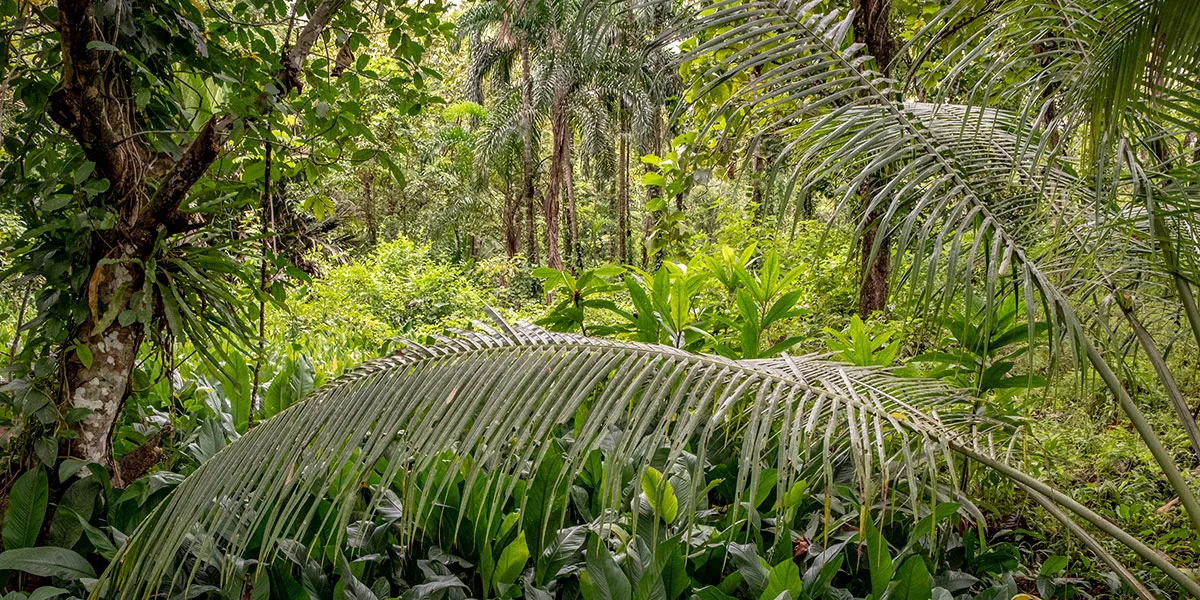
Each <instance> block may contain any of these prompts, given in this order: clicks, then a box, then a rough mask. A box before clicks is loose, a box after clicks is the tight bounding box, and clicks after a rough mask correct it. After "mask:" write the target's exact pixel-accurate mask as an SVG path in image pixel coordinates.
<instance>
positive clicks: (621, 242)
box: [613, 107, 629, 264]
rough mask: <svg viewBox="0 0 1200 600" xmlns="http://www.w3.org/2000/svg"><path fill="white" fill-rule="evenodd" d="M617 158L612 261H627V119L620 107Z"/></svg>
mask: <svg viewBox="0 0 1200 600" xmlns="http://www.w3.org/2000/svg"><path fill="white" fill-rule="evenodd" d="M619 146H620V147H619V149H618V156H617V240H616V242H617V243H616V249H615V252H614V254H615V255H614V256H613V259H614V260H615V261H617V262H619V263H621V264H624V263H626V262H628V261H629V249H628V243H627V242H628V241H629V117H628V115H627V114H626V111H625V109H624V107H621V135H620V143H619Z"/></svg>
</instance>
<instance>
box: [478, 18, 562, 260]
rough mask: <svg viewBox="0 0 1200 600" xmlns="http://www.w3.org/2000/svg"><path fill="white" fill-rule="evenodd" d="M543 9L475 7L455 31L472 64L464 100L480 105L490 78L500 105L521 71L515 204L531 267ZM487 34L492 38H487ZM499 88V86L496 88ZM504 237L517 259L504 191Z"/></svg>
mask: <svg viewBox="0 0 1200 600" xmlns="http://www.w3.org/2000/svg"><path fill="white" fill-rule="evenodd" d="M546 13H547V11H546V5H545V3H544V2H534V1H531V0H519V1H518V2H517V3H516V4H512V3H509V2H507V1H505V0H489V1H487V2H482V3H480V4H478V5H475V6H474V7H472V8H471V9H470V10H468V11H466V13H464V15H463V17H462V18H460V19H459V29H460V31H461V32H462V34H463V35H464V36H465V37H467V38H468V39H469V40H470V42H471V54H472V64H471V70H470V74H469V77H468V81H467V100H469V101H471V102H475V103H478V104H484V98H483V82H484V80H485V79H487V78H488V76H489V75H491V76H493V87H494V88H499V89H498V90H497V91H499V92H501V98H500V100H501V101H503V99H504V98H503V95H504V94H505V93H511V90H507V91H506V88H507V87H508V86H507V83H508V79H509V76H510V71H511V70H512V64H513V62H517V63H518V64H519V68H520V80H519V82H518V84H517V97H518V98H519V100H520V110H519V112H518V113H517V118H518V122H517V124H518V126H519V129H518V131H519V132H520V140H521V184H520V189H519V195H518V196H517V198H516V200H515V202H516V205H517V207H518V210H519V208H520V207H524V209H525V227H526V230H525V251H526V257H527V258H528V260H529V261H530V262H533V263H536V262H537V260H538V258H537V256H538V251H537V238H536V235H537V223H536V221H535V218H534V195H535V190H534V179H535V178H536V170H535V166H536V161H535V160H534V158H535V155H536V153H537V151H536V148H535V141H536V135H537V134H536V131H535V130H536V126H535V120H534V118H535V113H534V106H533V86H534V82H533V61H534V59H535V55H536V54H537V53H538V52H539V51H540V50H541V47H540V46H539V45H536V44H539V43H540V42H542V41H543V40H545V39H546V31H545V28H546V21H547V19H546ZM485 33H491V34H492V37H491V38H485V37H484V36H485ZM497 84H499V85H497ZM505 194H506V204H505V217H504V223H505V237H506V248H507V249H508V251H509V255H510V256H512V255H514V254H516V251H517V249H516V248H515V246H514V244H513V243H511V242H508V241H507V240H509V239H512V238H513V237H514V234H516V232H515V230H514V229H515V226H516V222H515V219H513V218H512V217H511V216H510V215H509V212H510V209H509V204H511V203H512V201H509V200H507V198H508V194H509V192H508V190H507V188H506V192H505Z"/></svg>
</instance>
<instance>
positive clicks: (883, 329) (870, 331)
mask: <svg viewBox="0 0 1200 600" xmlns="http://www.w3.org/2000/svg"><path fill="white" fill-rule="evenodd" d="M825 333H827V334H828V335H829V339H828V340H826V344H828V345H829V349H830V350H832V351H833V352H834V356H835V357H837V359H838V360H844V361H846V362H848V363H850V364H852V365H858V366H860V367H872V366H878V367H889V366H891V365H892V362H893V361H895V360H896V355H897V354H899V352H900V343H899V340H893V339H892V338H893V337H895V336H898V335H899V330H898V329H897V328H896V326H894V325H889V324H886V323H883V324H881V323H878V322H875V321H871V322H870V325H867V324H866V323H863V320H862V319H860V318H859V317H858V315H854V316H852V317H850V325H849V327H847V328H846V331H845V332H841V331H835V330H833V329H829V328H826V329H825Z"/></svg>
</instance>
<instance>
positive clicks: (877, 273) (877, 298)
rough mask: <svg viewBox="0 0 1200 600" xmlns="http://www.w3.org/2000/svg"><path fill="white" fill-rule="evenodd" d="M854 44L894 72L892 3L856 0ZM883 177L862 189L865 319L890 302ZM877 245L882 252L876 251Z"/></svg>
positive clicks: (879, 65) (861, 301) (886, 73)
mask: <svg viewBox="0 0 1200 600" xmlns="http://www.w3.org/2000/svg"><path fill="white" fill-rule="evenodd" d="M852 5H853V6H854V8H855V11H856V12H855V13H854V41H855V42H857V43H860V44H866V46H867V51H868V52H869V53H870V54H871V56H873V57H875V65H876V68H877V69H878V70H879V72H880V73H883V75H884V76H885V77H887V76H890V75H891V72H892V62H893V60H894V59H895V55H896V41H895V39H894V38H893V37H892V30H891V23H890V22H889V19H890V16H891V15H890V8H891V2H890V0H854V1H853V2H852ZM880 179H881V177H880V176H879V174H875V175H872V176H871V177H868V178H867V179H866V180H865V181H863V183H862V185H861V186H859V197H860V198H861V199H862V213H863V214H862V219H863V223H865V224H866V227H865V230H864V231H863V235H862V241H861V244H860V248H859V249H860V251H861V253H862V266H861V268H862V270H861V274H862V284H861V287H860V288H859V294H858V312H859V314H860V315H862V316H863V317H866V316H868V315H870V314H871V313H872V312H874V311H879V310H885V309H886V308H887V299H888V278H889V276H890V275H891V264H890V263H891V246H892V245H891V239H890V238H889V237H888V235H887V233H886V231H885V232H883V233H882V235H883V238H882V239H879V240H876V237H877V236H878V235H880V227H881V226H884V224H883V223H880V220H881V219H882V218H883V215H884V211H881V210H878V209H876V210H872V209H871V203H872V200H873V198H874V192H875V190H876V189H879V187H881V186H880V184H881V183H883V182H882V181H880ZM876 244H878V246H879V247H878V249H877V250H874V251H873V249H874V248H875V246H876Z"/></svg>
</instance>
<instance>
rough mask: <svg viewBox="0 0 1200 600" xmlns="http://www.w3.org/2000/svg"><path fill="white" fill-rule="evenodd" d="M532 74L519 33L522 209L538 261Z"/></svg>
mask: <svg viewBox="0 0 1200 600" xmlns="http://www.w3.org/2000/svg"><path fill="white" fill-rule="evenodd" d="M532 97H533V75H532V73H531V70H530V64H529V35H528V34H524V33H523V34H521V134H522V136H521V139H522V142H521V204H522V205H524V206H525V227H526V228H527V230H526V231H525V253H526V259H528V260H529V262H530V263H532V264H536V263H537V262H538V248H537V221H536V220H535V217H534V209H533V203H534V199H533V195H534V190H533V98H532Z"/></svg>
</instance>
